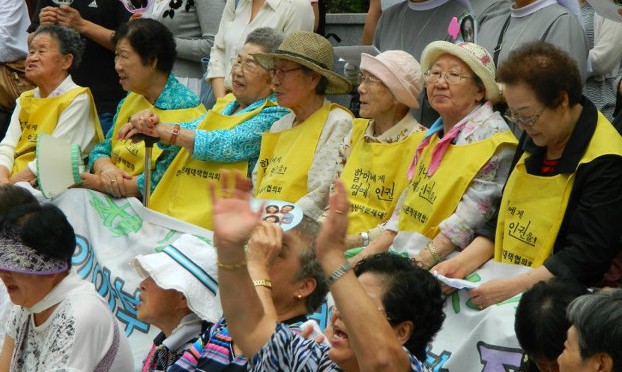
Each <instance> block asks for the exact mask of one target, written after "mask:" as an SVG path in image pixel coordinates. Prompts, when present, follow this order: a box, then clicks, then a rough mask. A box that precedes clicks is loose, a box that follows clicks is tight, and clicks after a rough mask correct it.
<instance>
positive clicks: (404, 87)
mask: <svg viewBox="0 0 622 372" xmlns="http://www.w3.org/2000/svg"><path fill="white" fill-rule="evenodd" d="M361 70H364V71H367V72H369V73H370V74H372V75H374V76H375V77H377V78H378V79H380V80H381V81H382V82H383V83H384V85H386V86H387V88H389V90H390V91H391V93H393V95H394V96H395V98H397V100H398V101H400V102H401V103H403V104H405V105H406V106H408V107H411V108H419V102H417V97H419V93H421V89H422V86H423V80H422V78H421V76H422V73H421V66H420V65H419V62H417V60H416V59H415V58H414V57H413V56H411V55H410V54H408V53H406V52H404V51H402V50H387V51H386V52H382V53H380V54H378V55H377V56H375V57H374V56H372V55H370V54H367V53H362V54H361Z"/></svg>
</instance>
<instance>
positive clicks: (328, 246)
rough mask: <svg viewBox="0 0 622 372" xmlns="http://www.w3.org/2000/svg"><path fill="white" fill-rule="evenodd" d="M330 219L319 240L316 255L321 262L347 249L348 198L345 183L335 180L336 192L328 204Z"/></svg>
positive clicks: (324, 226) (327, 219) (325, 223)
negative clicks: (324, 258)
mask: <svg viewBox="0 0 622 372" xmlns="http://www.w3.org/2000/svg"><path fill="white" fill-rule="evenodd" d="M328 206H329V209H328V217H327V218H326V221H325V222H324V223H323V224H322V229H321V230H320V234H319V235H318V238H317V244H316V254H317V257H318V258H319V259H320V260H321V259H322V258H323V257H326V256H328V255H331V254H337V255H340V257H342V258H343V251H344V250H345V249H346V234H347V232H348V208H349V207H350V206H349V204H348V198H347V197H346V190H345V187H344V186H343V182H342V181H341V180H340V179H337V180H335V183H334V192H333V194H332V195H331V196H330V201H329V203H328Z"/></svg>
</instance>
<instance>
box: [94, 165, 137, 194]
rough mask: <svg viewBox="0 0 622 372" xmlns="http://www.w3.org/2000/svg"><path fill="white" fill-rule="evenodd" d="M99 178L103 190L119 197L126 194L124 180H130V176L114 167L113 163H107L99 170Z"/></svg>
mask: <svg viewBox="0 0 622 372" xmlns="http://www.w3.org/2000/svg"><path fill="white" fill-rule="evenodd" d="M99 177H100V178H101V184H102V185H103V190H104V192H106V193H108V194H110V195H112V196H114V197H115V198H120V197H123V196H124V195H126V193H127V190H126V189H125V182H124V181H125V180H131V179H132V176H131V175H130V174H129V173H127V172H124V171H122V170H121V169H119V168H117V167H115V166H114V165H108V166H106V167H104V168H102V170H101V171H100V172H99Z"/></svg>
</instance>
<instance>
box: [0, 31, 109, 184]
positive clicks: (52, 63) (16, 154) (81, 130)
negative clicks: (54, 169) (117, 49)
mask: <svg viewBox="0 0 622 372" xmlns="http://www.w3.org/2000/svg"><path fill="white" fill-rule="evenodd" d="M83 50H84V46H83V44H82V41H81V40H80V35H79V34H78V33H77V32H75V31H73V30H71V29H68V28H65V27H62V26H58V25H49V26H42V27H39V28H38V29H37V31H35V32H34V33H33V35H32V38H31V39H30V43H29V45H28V56H27V57H26V77H27V78H28V79H30V80H31V81H32V82H33V83H35V84H36V86H37V87H36V88H35V89H34V90H31V91H27V92H24V93H23V94H22V95H21V96H20V97H19V98H18V100H17V105H16V107H15V111H14V112H13V116H12V117H11V122H10V124H9V128H8V130H7V133H6V136H5V137H4V139H3V140H2V142H0V184H3V183H9V182H10V183H15V182H19V181H27V182H31V183H34V181H35V178H36V175H37V174H38V171H37V162H36V160H35V147H36V145H37V136H38V135H39V134H40V133H47V134H51V135H53V136H54V137H57V138H61V139H63V140H64V141H66V142H68V143H72V144H74V143H75V144H78V145H80V148H81V149H82V155H84V156H87V155H88V153H89V152H90V151H91V149H92V148H93V147H94V146H95V144H96V143H98V142H100V141H101V140H102V139H103V134H102V129H101V126H100V124H99V119H98V118H97V112H96V110H95V104H94V103H93V96H91V91H90V90H89V89H88V88H83V87H80V86H78V85H76V84H75V83H74V82H73V80H72V79H71V75H70V72H71V71H72V70H73V69H75V68H76V67H77V66H78V65H80V61H81V59H82V51H83Z"/></svg>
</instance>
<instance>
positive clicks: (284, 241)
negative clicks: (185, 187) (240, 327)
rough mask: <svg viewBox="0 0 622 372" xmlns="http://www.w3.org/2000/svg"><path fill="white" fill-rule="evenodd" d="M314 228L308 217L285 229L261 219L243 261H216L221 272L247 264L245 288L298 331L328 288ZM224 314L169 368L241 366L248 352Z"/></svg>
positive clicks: (273, 315) (275, 316)
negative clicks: (249, 282) (248, 285)
mask: <svg viewBox="0 0 622 372" xmlns="http://www.w3.org/2000/svg"><path fill="white" fill-rule="evenodd" d="M318 230H319V225H318V223H317V222H315V221H314V220H312V219H310V218H308V217H303V219H302V221H301V222H300V224H299V225H297V226H295V227H294V228H293V229H291V230H288V231H286V232H283V231H282V230H281V228H280V227H279V226H278V225H277V224H273V223H261V224H259V225H257V226H256V229H255V230H254V231H253V233H252V235H251V237H250V240H249V242H248V250H247V252H246V255H245V261H244V264H243V265H242V266H236V265H227V264H226V263H223V262H220V261H219V263H218V267H219V269H220V270H221V272H222V270H225V271H231V270H233V271H239V270H241V269H244V270H246V267H248V272H249V273H250V276H251V279H252V280H253V282H252V283H253V284H252V286H251V288H250V289H251V290H252V291H253V292H254V296H255V298H257V297H259V300H260V302H261V303H258V304H257V306H259V307H263V309H264V311H265V314H266V316H268V317H269V318H270V319H272V320H273V321H274V322H275V323H276V322H281V323H283V324H285V326H286V327H287V328H288V329H290V330H292V331H293V332H294V333H300V326H301V325H302V323H303V322H304V321H305V320H306V316H305V315H306V314H308V313H312V312H313V311H314V310H315V309H317V308H318V306H319V305H320V303H321V302H322V301H323V300H324V297H325V296H326V293H327V291H328V286H327V285H326V281H325V278H324V275H323V273H322V268H321V266H320V264H319V262H318V261H317V258H316V257H315V252H314V247H315V239H316V237H317V232H318ZM212 265H213V264H212ZM253 286H254V290H253ZM236 296H244V294H243V293H238V294H236ZM246 306H252V305H250V304H248V305H246ZM228 319H229V318H227V320H225V318H224V317H223V318H221V319H220V320H219V321H218V322H216V324H214V325H213V326H212V327H211V329H209V330H208V331H207V332H205V333H204V334H203V335H202V336H201V338H200V339H199V340H198V341H197V342H196V343H195V345H194V346H193V347H192V348H191V349H190V350H188V352H186V353H184V356H183V357H182V358H181V359H180V360H179V361H178V362H177V363H176V364H175V366H174V367H172V368H171V369H170V371H195V370H196V371H220V370H227V371H240V372H241V371H246V370H247V362H248V361H247V356H248V354H245V353H243V350H242V349H240V347H239V346H238V342H237V337H235V336H234V337H233V339H232V333H231V332H230V330H229V326H228ZM234 341H235V342H234Z"/></svg>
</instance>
